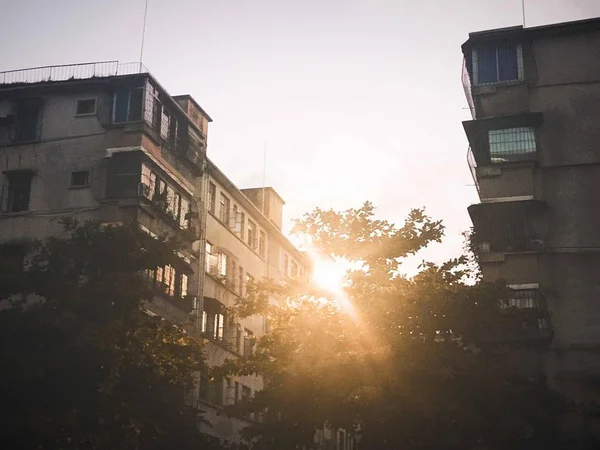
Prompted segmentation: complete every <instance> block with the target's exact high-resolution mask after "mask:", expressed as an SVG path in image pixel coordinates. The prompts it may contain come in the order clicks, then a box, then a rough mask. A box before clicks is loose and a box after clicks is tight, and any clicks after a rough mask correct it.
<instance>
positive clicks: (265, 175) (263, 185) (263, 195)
mask: <svg viewBox="0 0 600 450" xmlns="http://www.w3.org/2000/svg"><path fill="white" fill-rule="evenodd" d="M266 178H267V140H266V139H265V148H264V151H263V183H262V203H261V210H262V211H261V212H262V213H263V214H264V213H265V180H266Z"/></svg>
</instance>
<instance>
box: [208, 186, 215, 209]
mask: <svg viewBox="0 0 600 450" xmlns="http://www.w3.org/2000/svg"><path fill="white" fill-rule="evenodd" d="M216 202H217V187H216V186H215V184H214V183H213V182H211V181H209V182H208V210H209V211H210V212H211V213H213V214H214V213H215V208H216V206H217V205H216Z"/></svg>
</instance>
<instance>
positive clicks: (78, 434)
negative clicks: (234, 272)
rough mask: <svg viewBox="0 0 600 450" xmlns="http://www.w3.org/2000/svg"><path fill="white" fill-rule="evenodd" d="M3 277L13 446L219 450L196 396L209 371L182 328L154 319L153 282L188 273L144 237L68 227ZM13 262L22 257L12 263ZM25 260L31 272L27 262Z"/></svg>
mask: <svg viewBox="0 0 600 450" xmlns="http://www.w3.org/2000/svg"><path fill="white" fill-rule="evenodd" d="M64 225H65V232H66V236H65V237H54V238H50V239H48V240H47V241H45V242H37V243H33V244H32V245H31V246H30V247H29V248H28V249H27V252H26V253H27V254H28V255H29V256H27V257H26V258H25V260H23V259H22V257H23V255H24V254H25V252H18V251H13V252H10V253H9V252H5V253H3V256H4V257H3V258H0V267H2V269H3V270H6V272H3V273H10V277H2V280H1V281H0V297H1V298H4V299H6V300H4V301H3V309H2V311H1V312H0V354H1V355H2V357H1V358H0V373H1V375H0V377H1V380H2V382H1V383H0V404H1V405H2V413H1V415H0V433H1V438H2V440H3V444H4V445H5V446H6V447H7V448H19V449H21V448H22V449H39V448H43V449H98V450H101V449H115V448H121V449H162V448H166V447H167V446H173V447H177V448H184V449H185V448H192V447H193V448H207V447H206V446H202V445H203V443H204V441H203V438H202V436H200V435H199V433H198V431H197V430H198V417H197V414H196V411H194V409H193V408H191V407H190V406H187V405H186V404H184V394H185V392H186V390H188V389H190V388H192V387H193V383H194V379H195V377H196V375H197V374H198V373H201V372H204V371H205V370H206V368H205V365H204V358H203V355H202V348H201V346H200V344H199V343H198V342H196V341H195V340H194V339H193V338H192V337H191V336H189V335H187V334H186V333H185V332H184V331H183V330H182V329H179V328H177V327H175V326H173V325H172V324H170V323H168V322H166V321H164V320H161V319H160V318H157V317H151V316H150V315H148V314H145V313H144V305H145V304H146V303H145V302H146V301H147V300H148V299H151V298H152V294H153V290H152V288H151V286H150V285H149V284H148V283H147V281H146V279H145V278H144V272H145V271H147V270H152V269H156V268H157V267H159V266H164V265H165V264H172V265H175V264H181V261H180V260H179V258H178V257H177V254H176V250H177V243H176V242H170V241H168V240H166V239H154V238H151V237H150V236H149V235H147V234H145V233H143V232H141V231H139V230H138V229H137V228H136V227H103V226H101V225H98V224H93V223H86V224H84V225H79V224H78V223H77V222H75V221H65V223H64ZM11 256H12V257H11ZM24 261H25V262H24Z"/></svg>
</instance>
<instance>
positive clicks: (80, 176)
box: [71, 170, 90, 187]
mask: <svg viewBox="0 0 600 450" xmlns="http://www.w3.org/2000/svg"><path fill="white" fill-rule="evenodd" d="M89 185H90V171H89V170H78V171H76V172H71V187H88V186H89Z"/></svg>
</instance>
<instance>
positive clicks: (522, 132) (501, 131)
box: [486, 126, 538, 162]
mask: <svg viewBox="0 0 600 450" xmlns="http://www.w3.org/2000/svg"><path fill="white" fill-rule="evenodd" d="M511 133H512V134H515V135H516V136H517V137H521V136H522V137H524V139H522V140H518V139H516V140H512V141H510V140H509V141H505V142H502V141H500V140H498V142H496V143H495V144H496V145H497V146H501V145H502V144H504V145H505V146H506V145H507V144H520V145H522V144H531V143H533V149H531V148H530V146H528V145H522V149H514V150H510V149H508V150H504V151H492V147H493V145H492V136H496V135H497V136H502V135H509V136H510V134H511ZM486 139H487V150H488V153H489V156H490V161H491V162H494V161H493V160H494V159H504V158H508V161H510V160H511V157H512V158H515V157H516V158H518V157H528V156H529V157H531V156H532V155H536V154H537V153H538V143H537V133H536V129H535V127H532V126H512V127H508V128H492V129H489V130H488V131H487V134H486Z"/></svg>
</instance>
